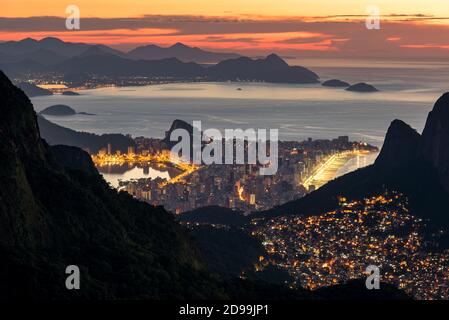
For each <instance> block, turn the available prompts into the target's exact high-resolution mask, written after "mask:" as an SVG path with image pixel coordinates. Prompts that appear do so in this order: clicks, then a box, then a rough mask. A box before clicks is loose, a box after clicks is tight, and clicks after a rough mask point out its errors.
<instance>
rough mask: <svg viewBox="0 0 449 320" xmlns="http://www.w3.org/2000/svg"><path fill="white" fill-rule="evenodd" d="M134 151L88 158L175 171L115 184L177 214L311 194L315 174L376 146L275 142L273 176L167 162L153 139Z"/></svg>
mask: <svg viewBox="0 0 449 320" xmlns="http://www.w3.org/2000/svg"><path fill="white" fill-rule="evenodd" d="M135 142H136V145H137V147H136V150H134V148H131V149H130V150H128V152H127V153H124V154H122V153H120V152H117V153H116V154H112V153H111V146H110V145H109V146H108V148H104V149H103V150H101V151H100V153H99V154H97V155H93V160H94V162H95V164H96V165H97V167H99V169H100V171H103V172H104V171H111V170H113V167H114V166H120V165H123V164H125V163H126V164H130V165H131V167H132V166H137V165H139V166H141V167H142V168H143V169H144V170H145V169H146V170H149V168H150V167H152V166H153V167H154V166H157V168H158V169H160V168H161V166H160V164H161V163H163V164H164V165H165V169H166V167H167V165H168V166H171V167H176V168H178V169H180V171H175V170H171V175H170V179H169V180H168V181H164V180H163V179H161V178H160V177H158V178H153V179H151V178H140V179H133V180H128V181H121V182H120V186H119V187H120V188H122V189H124V190H126V191H127V192H129V193H130V194H132V195H133V196H135V197H136V198H139V199H142V200H144V201H147V202H149V203H151V204H154V205H163V206H164V207H166V208H167V209H168V210H171V211H173V212H176V213H181V212H185V211H189V210H193V209H196V208H199V207H204V206H209V205H218V206H222V207H227V208H232V209H238V210H241V211H245V212H248V211H255V210H265V209H269V208H272V207H273V206H276V205H280V204H283V203H285V202H288V201H291V200H294V199H297V198H300V197H302V196H304V195H305V194H306V193H307V192H309V191H312V190H314V189H315V188H316V187H319V185H315V184H314V183H315V182H314V181H316V179H314V177H315V176H317V175H318V174H321V172H322V170H323V169H326V168H327V167H328V166H329V165H330V164H332V162H333V161H338V159H339V157H344V158H345V159H346V158H349V157H354V156H356V155H358V154H360V153H369V152H372V151H377V148H375V147H372V146H369V145H366V144H363V143H358V142H350V141H349V138H348V137H345V136H344V137H339V138H337V139H333V140H312V139H309V140H307V141H303V142H293V141H287V142H280V143H279V150H278V154H279V158H278V170H277V173H276V174H275V175H272V176H262V175H260V174H259V169H260V166H259V165H258V164H220V165H215V164H212V165H201V166H194V165H190V164H182V163H175V164H173V163H170V162H171V160H170V155H169V152H168V150H166V149H164V148H166V146H165V144H164V143H163V142H162V141H161V140H159V139H149V138H142V137H139V138H136V139H135Z"/></svg>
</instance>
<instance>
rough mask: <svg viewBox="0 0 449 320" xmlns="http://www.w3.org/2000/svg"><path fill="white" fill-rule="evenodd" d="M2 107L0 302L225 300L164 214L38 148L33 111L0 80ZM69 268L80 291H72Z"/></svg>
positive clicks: (72, 153) (69, 155) (74, 152)
mask: <svg viewBox="0 0 449 320" xmlns="http://www.w3.org/2000/svg"><path fill="white" fill-rule="evenodd" d="M0 97H1V99H0V110H1V113H2V117H1V118H0V157H1V158H2V165H1V167H0V181H1V184H2V188H0V257H1V258H0V259H1V261H2V263H1V265H0V298H1V299H11V298H20V297H22V298H34V299H68V298H95V299H113V298H169V297H171V298H183V297H184V298H186V297H189V298H195V297H196V298H206V297H207V298H211V297H222V296H224V294H223V291H222V290H221V289H220V288H217V287H216V285H217V282H216V281H212V280H211V279H210V277H209V276H208V273H206V271H205V269H204V267H203V266H202V263H201V262H200V261H199V260H198V259H197V258H196V257H197V253H196V250H195V249H194V248H193V247H192V246H191V245H190V241H189V238H188V237H187V236H186V234H185V233H184V231H183V230H182V229H181V227H180V226H179V225H178V224H176V223H175V222H174V221H173V218H172V217H171V216H170V215H169V214H168V213H167V212H166V211H165V210H163V209H162V208H154V207H151V206H149V205H147V204H144V203H141V202H138V201H135V200H133V199H132V198H131V197H130V196H129V195H126V194H122V193H121V194H117V193H116V191H114V190H111V189H110V188H109V187H108V185H107V184H106V182H104V180H103V179H101V177H100V176H99V175H98V173H97V172H96V171H92V165H91V164H90V166H88V167H86V168H88V169H87V170H85V169H83V168H82V167H79V168H77V167H76V166H74V163H73V162H70V161H69V162H67V163H66V164H65V166H63V165H60V164H59V163H58V162H57V159H58V160H60V161H62V160H63V159H64V158H66V159H72V160H73V159H76V158H80V157H81V158H83V159H84V161H85V162H88V161H89V160H88V156H87V155H85V154H84V155H85V156H83V152H82V151H81V150H79V149H77V148H67V147H57V148H55V149H52V148H50V147H48V145H47V144H46V143H45V142H44V141H43V140H41V138H40V136H39V131H38V126H37V120H36V115H35V113H34V111H33V107H32V105H31V103H30V102H29V100H28V98H27V97H26V96H25V94H24V93H23V92H22V91H20V90H19V89H17V88H15V87H14V86H13V85H12V84H11V82H10V81H9V80H8V79H7V78H6V77H5V76H4V74H3V73H0ZM58 149H59V150H58ZM61 149H63V150H61ZM61 152H63V154H62V155H61ZM55 153H57V154H58V155H57V156H55ZM89 168H90V169H89ZM79 169H83V170H79ZM73 264H74V265H77V266H79V268H80V270H81V290H73V291H69V290H67V289H66V288H65V277H66V274H65V269H66V267H67V266H68V265H73Z"/></svg>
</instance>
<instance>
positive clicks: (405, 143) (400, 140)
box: [376, 120, 421, 167]
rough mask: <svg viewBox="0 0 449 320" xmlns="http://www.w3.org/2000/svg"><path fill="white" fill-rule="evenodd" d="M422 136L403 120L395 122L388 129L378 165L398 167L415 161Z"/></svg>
mask: <svg viewBox="0 0 449 320" xmlns="http://www.w3.org/2000/svg"><path fill="white" fill-rule="evenodd" d="M420 141H421V136H420V135H419V133H417V132H416V130H414V129H413V128H412V127H410V126H409V125H408V124H406V123H405V122H403V121H401V120H394V121H393V122H392V123H391V125H390V127H389V128H388V131H387V135H386V136H385V142H384V145H383V147H382V150H381V152H380V154H379V156H378V157H377V159H376V165H379V166H388V167H397V166H403V165H404V164H406V163H410V162H413V161H415V159H416V156H417V154H418V150H419V145H420Z"/></svg>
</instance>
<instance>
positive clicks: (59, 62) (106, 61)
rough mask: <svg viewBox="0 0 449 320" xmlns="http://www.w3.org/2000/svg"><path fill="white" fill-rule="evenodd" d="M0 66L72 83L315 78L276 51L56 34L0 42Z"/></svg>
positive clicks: (9, 72)
mask: <svg viewBox="0 0 449 320" xmlns="http://www.w3.org/2000/svg"><path fill="white" fill-rule="evenodd" d="M212 60H214V61H215V62H218V61H219V62H218V63H217V64H215V65H211V66H204V65H201V64H199V63H198V62H204V61H208V62H209V61H212ZM0 69H1V70H3V71H4V72H5V73H6V74H7V75H9V76H10V77H14V78H26V76H27V75H29V74H32V73H39V74H41V73H48V74H51V73H52V72H56V73H59V74H62V75H64V76H65V78H66V79H69V78H73V77H75V80H74V82H75V83H79V82H80V81H79V80H80V79H81V82H82V79H83V77H85V76H86V75H95V76H100V77H112V78H113V77H120V78H121V77H125V78H126V77H146V78H151V77H156V78H158V77H160V78H165V79H179V80H197V79H201V80H210V81H265V82H275V83H317V82H318V79H319V77H318V75H317V74H315V73H314V72H312V71H310V70H308V69H306V68H304V67H299V66H289V65H288V64H287V63H286V62H285V61H284V60H282V59H281V58H280V57H279V56H277V55H275V54H271V55H269V56H267V57H266V58H264V59H251V58H248V57H241V56H239V55H237V54H232V53H213V52H207V51H204V50H201V49H199V48H191V47H188V46H186V45H183V44H181V43H177V44H175V45H173V46H171V47H169V48H161V47H158V46H154V45H150V46H144V47H139V48H136V49H134V50H132V51H131V52H129V53H127V54H126V53H123V52H120V51H118V50H114V49H112V48H109V47H107V46H104V45H90V44H84V43H70V42H64V41H61V40H59V39H57V38H45V39H42V40H39V41H37V40H34V39H29V38H28V39H24V40H21V41H8V42H4V43H0ZM74 75H75V76H74ZM67 81H68V82H70V81H69V80H67Z"/></svg>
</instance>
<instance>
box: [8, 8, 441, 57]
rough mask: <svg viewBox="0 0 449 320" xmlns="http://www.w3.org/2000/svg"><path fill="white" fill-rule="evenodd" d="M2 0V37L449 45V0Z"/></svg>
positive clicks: (281, 46)
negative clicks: (72, 20) (73, 19)
mask: <svg viewBox="0 0 449 320" xmlns="http://www.w3.org/2000/svg"><path fill="white" fill-rule="evenodd" d="M0 1H1V2H2V12H1V13H0V41H6V40H21V39H23V38H27V37H32V38H36V39H41V38H45V37H48V36H52V37H57V38H60V39H62V40H64V41H71V42H85V43H101V44H106V45H110V46H113V47H116V48H119V49H122V50H124V51H127V50H129V49H131V48H133V47H136V46H139V45H143V44H157V45H160V46H168V45H171V44H173V43H176V42H183V43H185V44H187V45H190V46H198V47H202V48H206V49H210V50H224V51H238V52H241V53H248V54H264V53H267V52H271V51H280V52H284V53H285V54H297V53H298V52H301V53H303V54H306V55H309V54H310V55H311V56H317V57H320V56H323V55H326V54H333V55H335V54H338V55H343V56H374V55H386V56H395V57H401V56H410V57H420V56H421V55H424V56H429V57H434V56H438V57H444V56H445V55H447V53H448V51H449V40H447V37H445V35H447V34H449V2H448V1H443V0H428V1H426V2H425V3H424V2H423V1H422V0H394V1H393V0H376V1H371V0H340V1H338V3H336V2H335V1H333V0H316V1H311V0H276V1H275V0H262V1H261V0H259V1H255V0H245V1H243V0H227V1H224V0H217V1H213V2H212V1H205V0H184V1H181V0H164V1H162V0H152V1H143V0H128V1H126V3H125V2H123V1H118V0H96V1H95V0H89V1H88V0H77V1H74V2H67V1H62V0H54V1H49V0H44V1H40V2H39V3H36V2H35V1H32V0H0ZM70 4H75V5H77V6H78V7H79V8H80V11H81V30H77V31H68V30H65V24H64V21H65V18H66V17H67V14H66V13H65V9H66V7H67V5H70ZM373 4H376V5H377V6H378V7H379V9H380V13H381V26H382V27H381V30H376V31H369V30H367V29H366V27H365V23H364V21H365V16H366V14H367V12H366V9H367V7H368V6H369V5H373ZM24 17H25V18H24Z"/></svg>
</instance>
